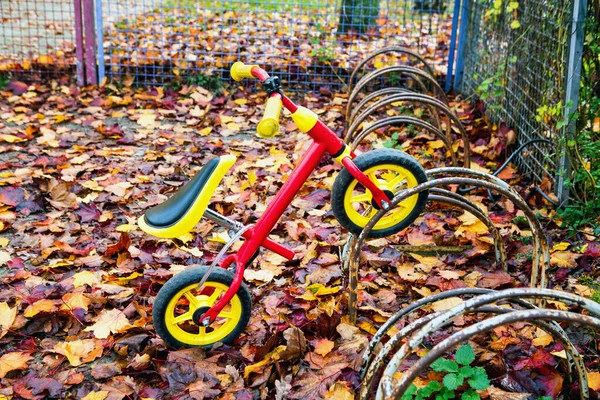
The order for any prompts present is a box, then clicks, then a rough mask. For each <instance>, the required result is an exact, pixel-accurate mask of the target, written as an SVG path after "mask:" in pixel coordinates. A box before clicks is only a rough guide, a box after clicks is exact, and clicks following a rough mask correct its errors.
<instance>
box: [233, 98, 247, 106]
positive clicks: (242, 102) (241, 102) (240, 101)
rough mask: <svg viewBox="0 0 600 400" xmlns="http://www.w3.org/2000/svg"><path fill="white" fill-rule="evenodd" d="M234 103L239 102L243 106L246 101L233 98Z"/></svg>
mask: <svg viewBox="0 0 600 400" xmlns="http://www.w3.org/2000/svg"><path fill="white" fill-rule="evenodd" d="M233 102H234V103H235V104H239V105H240V106H243V105H244V104H246V103H248V100H247V99H235V100H234V101H233Z"/></svg>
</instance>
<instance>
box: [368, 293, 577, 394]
mask: <svg viewBox="0 0 600 400" xmlns="http://www.w3.org/2000/svg"><path fill="white" fill-rule="evenodd" d="M476 290H477V289H475V290H472V292H471V293H469V294H472V295H474V296H476V295H477V293H475V291H476ZM463 292H464V290H463ZM487 292H493V290H490V289H487ZM463 295H464V294H463ZM456 296H457V294H456V290H450V291H449V294H447V295H446V296H445V297H444V298H448V297H456ZM439 299H440V298H439V297H438V298H436V300H430V301H427V302H421V307H423V306H424V305H426V304H430V303H433V302H434V301H438V300H439ZM510 303H514V304H516V305H520V306H522V307H524V308H526V309H535V308H536V307H535V306H534V305H533V304H531V303H528V302H526V301H524V300H520V299H514V300H510ZM414 311H416V310H415V309H413V310H412V312H414ZM518 311H520V310H515V309H511V308H506V307H499V306H482V307H477V308H475V309H474V310H472V311H468V313H473V314H482V313H493V314H506V313H510V312H518ZM407 314H408V313H404V314H403V316H406V315H407ZM441 314H443V311H440V312H436V313H433V314H428V315H426V316H424V317H421V318H419V319H417V320H415V321H413V322H412V323H410V324H409V325H407V326H405V327H404V328H402V329H401V330H400V331H399V332H397V333H396V334H395V335H394V336H393V337H392V338H390V340H389V341H388V342H386V344H385V346H384V347H383V348H382V349H381V350H380V351H379V353H377V355H376V357H375V359H374V360H373V361H372V362H371V363H370V365H369V367H368V369H367V370H366V371H365V370H362V371H361V378H362V380H363V385H362V388H361V391H360V394H359V399H362V400H366V399H367V398H368V395H369V392H370V390H371V388H372V386H373V384H374V383H375V381H376V377H377V375H376V374H377V372H378V370H380V369H381V367H383V365H384V363H385V360H386V358H387V357H388V355H389V353H390V352H392V351H393V350H394V348H395V347H397V345H399V344H400V343H401V342H402V340H403V339H404V338H406V337H407V336H408V335H410V334H411V333H412V332H415V331H417V330H418V329H422V327H423V326H424V325H426V324H427V323H428V322H429V321H431V320H432V319H434V318H437V317H438V316H439V315H441ZM394 317H395V316H394ZM394 319H396V318H394ZM397 320H398V319H396V321H397ZM532 323H533V324H534V325H536V326H538V327H540V328H541V329H542V330H544V331H546V332H548V333H549V334H551V335H552V336H553V337H555V338H556V339H557V341H558V342H559V343H560V344H562V345H563V347H564V349H565V353H566V355H567V356H568V364H567V368H568V372H569V374H570V373H571V372H572V370H573V368H575V369H576V370H577V376H578V378H579V381H580V383H582V382H587V376H586V373H585V366H584V364H583V361H582V358H581V355H580V354H579V352H578V351H577V349H576V348H575V347H574V346H573V344H572V343H571V342H570V340H569V338H568V336H567V334H566V332H565V331H564V330H563V329H562V328H561V327H560V325H558V324H557V323H556V322H554V321H550V322H544V321H533V322H532ZM389 327H391V326H389ZM389 327H388V329H389ZM378 332H379V331H378ZM401 361H402V360H400V359H397V357H396V356H395V359H394V358H393V359H392V360H391V361H389V362H388V363H387V367H386V368H385V372H384V373H387V375H388V376H389V374H390V372H391V371H395V370H396V369H397V368H398V366H399V363H400V362H401ZM420 372H423V371H420ZM584 386H585V385H584ZM377 398H381V391H378V397H377Z"/></svg>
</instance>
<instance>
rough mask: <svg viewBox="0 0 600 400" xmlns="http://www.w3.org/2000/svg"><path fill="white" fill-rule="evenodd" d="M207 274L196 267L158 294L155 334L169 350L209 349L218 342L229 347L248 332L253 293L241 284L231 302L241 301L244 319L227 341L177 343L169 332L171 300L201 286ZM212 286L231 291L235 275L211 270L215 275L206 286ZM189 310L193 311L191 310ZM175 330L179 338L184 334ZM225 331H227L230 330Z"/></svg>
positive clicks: (240, 320) (225, 338) (179, 341)
mask: <svg viewBox="0 0 600 400" xmlns="http://www.w3.org/2000/svg"><path fill="white" fill-rule="evenodd" d="M207 272H208V267H207V266H200V267H194V268H191V269H188V270H186V271H183V272H180V273H179V274H177V275H175V276H174V277H173V278H172V279H170V280H169V281H167V283H165V285H164V286H163V287H162V288H161V289H160V291H159V292H158V294H157V296H156V299H155V301H154V306H153V309H152V319H153V321H154V329H155V330H156V333H158V335H159V336H160V337H161V338H162V339H163V340H164V341H165V343H166V344H167V345H168V346H170V347H174V348H178V349H179V348H182V347H197V346H203V347H210V346H212V345H213V344H214V343H217V342H223V343H227V344H230V343H231V342H233V341H234V340H235V339H236V338H237V337H238V336H239V335H240V334H241V333H242V332H243V331H244V329H245V328H246V325H247V324H248V321H249V320H250V314H251V312H252V298H251V296H250V291H249V290H248V288H247V287H246V285H245V284H244V283H242V285H241V286H240V288H239V290H238V292H237V293H236V295H235V296H234V298H233V299H232V301H235V298H236V297H237V298H238V299H239V303H240V305H241V315H240V317H239V319H238V320H237V324H236V325H235V327H234V328H233V330H231V332H230V333H229V334H228V335H227V336H226V337H224V338H222V339H220V340H217V341H214V342H211V343H202V344H197V343H191V342H190V343H186V342H185V341H181V340H179V339H177V338H176V337H175V336H174V334H173V333H172V332H171V331H170V330H169V326H168V324H167V312H169V310H168V309H169V303H170V302H171V299H173V297H175V296H177V295H178V293H180V292H181V291H182V290H184V289H185V288H187V287H188V286H190V285H194V284H198V283H199V282H200V281H201V280H202V277H204V275H205V274H206V273H207ZM211 282H214V283H217V284H221V285H225V286H227V287H229V286H231V283H232V282H233V274H232V273H231V272H230V271H228V270H226V269H223V268H219V267H216V268H214V269H213V270H212V272H211V273H210V277H209V278H208V279H207V280H206V283H205V285H203V286H210V283H211ZM192 294H193V292H192ZM217 297H218V296H217ZM180 298H181V296H180ZM213 304H214V303H213ZM229 304H232V303H231V302H230V303H229ZM190 309H191V307H190ZM190 312H191V311H190ZM192 314H193V313H192ZM232 319H233V318H232ZM186 323H187V324H189V325H191V324H193V321H190V322H186ZM230 324H233V322H231V323H230ZM193 326H197V325H193ZM173 329H174V330H175V331H174V333H175V334H176V332H179V333H181V331H179V328H173ZM182 331H183V329H182ZM225 331H227V329H226V330H225ZM225 331H224V332H225ZM185 335H186V334H185V333H184V336H185ZM198 336H200V334H198Z"/></svg>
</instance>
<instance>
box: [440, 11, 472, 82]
mask: <svg viewBox="0 0 600 400" xmlns="http://www.w3.org/2000/svg"><path fill="white" fill-rule="evenodd" d="M465 1H467V0H465ZM459 14H460V0H454V10H453V11H452V35H451V36H450V52H449V53H448V72H447V73H446V87H445V90H446V92H447V91H449V90H450V88H451V87H452V78H454V53H455V51H456V31H457V30H458V15H459Z"/></svg>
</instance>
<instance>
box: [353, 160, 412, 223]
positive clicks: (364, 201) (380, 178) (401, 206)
mask: <svg viewBox="0 0 600 400" xmlns="http://www.w3.org/2000/svg"><path fill="white" fill-rule="evenodd" d="M363 172H364V174H365V175H367V176H368V177H369V179H371V181H373V182H376V183H377V186H378V187H379V188H380V189H381V190H386V191H387V190H389V191H390V192H392V193H394V195H395V194H396V193H398V192H399V191H400V190H402V189H407V188H412V187H415V186H417V185H418V184H419V182H418V180H417V177H416V176H414V175H413V174H412V173H411V172H410V171H409V170H408V169H406V168H404V167H401V166H400V165H394V164H381V165H376V166H374V167H371V168H369V169H367V170H366V171H363ZM418 198H419V195H418V194H415V195H412V196H410V197H409V198H407V199H405V200H404V201H401V202H400V203H398V205H396V207H394V208H393V209H391V210H390V211H388V212H387V213H386V214H385V215H384V216H383V217H381V219H380V220H379V221H378V222H377V223H376V224H375V226H374V227H373V229H374V230H380V229H387V228H390V227H392V226H394V225H397V224H398V223H400V222H402V221H403V220H404V219H405V218H406V217H408V216H409V215H410V213H411V212H412V211H413V209H414V208H415V206H416V204H417V200H418ZM372 200H373V196H372V195H371V192H370V191H368V190H367V189H366V188H365V187H363V186H362V185H361V184H360V183H359V182H358V181H357V180H356V179H354V180H353V181H352V182H350V185H349V186H348V188H347V189H346V193H345V195H344V209H345V210H346V214H347V215H348V218H350V220H351V221H352V222H353V223H354V224H356V225H358V226H360V227H364V226H365V225H367V222H369V220H370V219H371V218H372V217H373V216H374V215H375V214H376V213H377V209H375V208H374V207H372Z"/></svg>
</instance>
